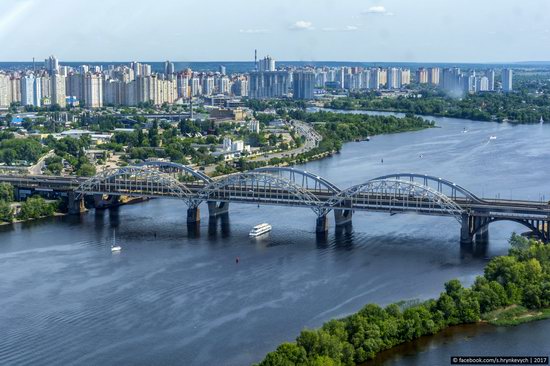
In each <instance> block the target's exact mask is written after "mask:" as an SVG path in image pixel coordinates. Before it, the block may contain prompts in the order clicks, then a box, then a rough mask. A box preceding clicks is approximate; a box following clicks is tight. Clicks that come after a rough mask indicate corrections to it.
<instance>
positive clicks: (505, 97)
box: [326, 91, 550, 123]
mask: <svg viewBox="0 0 550 366" xmlns="http://www.w3.org/2000/svg"><path fill="white" fill-rule="evenodd" d="M326 107H327V108H333V109H346V110H352V109H361V110H382V111H395V112H405V113H414V114H419V115H433V116H443V117H453V118H464V119H472V120H479V121H491V120H495V121H504V120H509V121H512V122H518V123H536V122H539V121H540V118H541V117H543V119H544V120H545V121H550V97H549V96H548V95H547V94H543V95H536V94H533V93H527V92H520V93H508V94H503V93H478V94H470V95H467V96H465V97H464V98H461V99H456V98H450V97H447V96H445V95H444V94H441V93H436V92H430V91H422V92H421V93H419V94H418V96H416V97H410V96H407V97H405V96H399V97H397V98H381V97H379V96H377V95H376V94H375V93H368V94H354V95H352V96H350V97H349V98H339V99H335V100H333V101H331V102H330V103H327V104H326Z"/></svg>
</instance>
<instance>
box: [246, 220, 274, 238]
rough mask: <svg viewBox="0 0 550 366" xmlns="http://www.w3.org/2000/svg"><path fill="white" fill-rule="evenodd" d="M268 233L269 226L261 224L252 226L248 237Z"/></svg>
mask: <svg viewBox="0 0 550 366" xmlns="http://www.w3.org/2000/svg"><path fill="white" fill-rule="evenodd" d="M270 231H271V225H269V224H266V223H263V224H260V225H256V226H254V227H253V228H252V230H250V233H249V234H248V235H250V236H260V235H263V234H265V233H268V232H270Z"/></svg>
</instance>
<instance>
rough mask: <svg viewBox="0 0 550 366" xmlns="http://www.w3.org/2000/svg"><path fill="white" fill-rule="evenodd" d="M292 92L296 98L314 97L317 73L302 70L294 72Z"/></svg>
mask: <svg viewBox="0 0 550 366" xmlns="http://www.w3.org/2000/svg"><path fill="white" fill-rule="evenodd" d="M292 85H293V87H292V92H293V98H294V99H302V100H304V99H313V90H314V87H315V74H314V73H313V72H309V71H300V72H295V73H294V74H293V79H292Z"/></svg>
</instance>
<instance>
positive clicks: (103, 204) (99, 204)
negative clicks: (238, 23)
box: [94, 194, 120, 209]
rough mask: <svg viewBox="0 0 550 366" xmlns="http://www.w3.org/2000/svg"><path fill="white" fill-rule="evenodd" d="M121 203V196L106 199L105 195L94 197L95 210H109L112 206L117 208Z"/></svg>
mask: <svg viewBox="0 0 550 366" xmlns="http://www.w3.org/2000/svg"><path fill="white" fill-rule="evenodd" d="M119 203H120V196H107V197H106V198H105V195H103V194H95V195H94V208H99V209H103V208H109V207H112V206H116V205H118V204H119Z"/></svg>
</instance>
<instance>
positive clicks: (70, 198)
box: [67, 191, 86, 215]
mask: <svg viewBox="0 0 550 366" xmlns="http://www.w3.org/2000/svg"><path fill="white" fill-rule="evenodd" d="M84 211H86V207H85V206H84V197H82V196H80V197H79V198H77V194H76V193H75V192H73V191H70V192H68V193H67V212H68V213H69V215H80V214H81V213H82V212H84Z"/></svg>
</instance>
